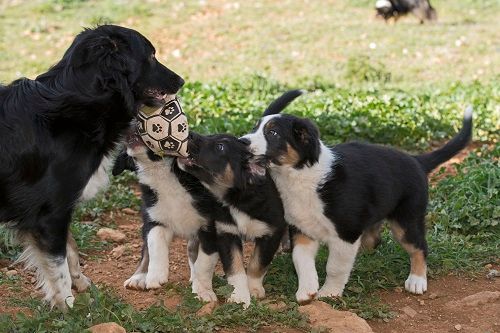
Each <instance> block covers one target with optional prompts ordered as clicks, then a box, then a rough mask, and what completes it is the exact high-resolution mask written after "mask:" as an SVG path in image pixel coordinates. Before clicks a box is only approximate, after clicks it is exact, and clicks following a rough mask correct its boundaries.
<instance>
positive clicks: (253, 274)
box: [247, 228, 283, 298]
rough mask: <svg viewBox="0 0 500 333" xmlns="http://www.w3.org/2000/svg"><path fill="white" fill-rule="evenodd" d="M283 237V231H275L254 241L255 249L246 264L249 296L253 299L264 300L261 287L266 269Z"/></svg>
mask: <svg viewBox="0 0 500 333" xmlns="http://www.w3.org/2000/svg"><path fill="white" fill-rule="evenodd" d="M282 237H283V229H282V228H280V229H279V230H277V231H275V232H274V233H273V234H272V235H270V236H264V237H260V238H257V239H256V240H255V249H254V251H253V254H252V257H251V258H250V261H249V263H248V268H247V275H248V289H249V290H250V295H251V296H253V297H255V298H264V297H265V296H266V291H265V290H264V286H263V285H262V281H263V280H264V276H265V275H266V272H267V268H268V267H269V265H270V264H271V261H272V260H273V258H274V255H275V253H276V251H278V248H279V246H280V241H281V239H282Z"/></svg>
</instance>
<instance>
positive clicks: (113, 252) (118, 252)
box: [111, 245, 125, 258]
mask: <svg viewBox="0 0 500 333" xmlns="http://www.w3.org/2000/svg"><path fill="white" fill-rule="evenodd" d="M124 252H125V246H124V245H118V246H117V247H115V248H114V249H113V250H111V255H112V256H113V257H115V258H120V257H121V256H122V255H123V253H124Z"/></svg>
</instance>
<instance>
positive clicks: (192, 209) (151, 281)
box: [113, 134, 231, 302]
mask: <svg viewBox="0 0 500 333" xmlns="http://www.w3.org/2000/svg"><path fill="white" fill-rule="evenodd" d="M175 161H176V159H175V158H174V157H165V158H161V157H159V156H157V155H155V154H154V153H153V152H152V151H151V150H149V149H148V148H147V147H146V145H145V144H144V143H143V141H142V139H141V138H140V137H138V136H137V135H135V134H132V135H129V137H128V144H127V150H126V151H122V152H121V153H120V155H119V156H118V157H117V159H116V162H115V166H114V168H113V175H118V174H120V173H121V172H122V171H123V170H133V171H135V172H136V173H137V176H138V178H139V183H140V187H141V192H142V209H141V211H142V219H143V227H142V236H143V247H142V256H141V261H140V263H139V266H138V267H137V270H136V271H135V273H134V274H133V275H132V276H131V277H130V278H129V279H128V280H126V281H125V283H124V286H125V287H126V288H132V289H156V288H160V286H161V285H163V284H165V283H166V282H167V281H168V275H169V245H170V243H171V241H172V238H173V236H178V237H182V238H184V239H188V240H189V243H188V258H189V266H190V268H191V279H190V280H191V281H192V290H193V293H194V294H196V295H197V296H198V298H200V299H201V300H203V301H206V302H212V301H216V300H217V297H216V295H215V293H214V292H213V290H212V276H213V273H214V270H215V265H216V263H217V261H218V253H217V243H216V242H217V240H216V234H215V227H214V223H215V221H216V220H217V221H227V222H228V223H230V222H231V216H230V215H229V211H228V209H227V208H225V207H223V206H222V205H221V204H220V203H219V202H218V201H217V199H216V198H215V197H214V196H213V195H212V194H211V193H210V192H209V191H208V190H207V189H206V188H205V187H204V186H203V185H201V183H200V181H199V180H198V179H197V178H195V177H194V176H192V175H191V174H189V173H187V172H184V171H182V170H181V169H179V167H178V166H177V163H176V162H175ZM198 244H199V246H198Z"/></svg>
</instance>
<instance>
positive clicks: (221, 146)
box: [216, 143, 224, 151]
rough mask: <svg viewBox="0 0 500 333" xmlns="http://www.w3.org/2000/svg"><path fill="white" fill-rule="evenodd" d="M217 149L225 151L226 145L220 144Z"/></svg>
mask: <svg viewBox="0 0 500 333" xmlns="http://www.w3.org/2000/svg"><path fill="white" fill-rule="evenodd" d="M216 149H217V150H218V151H224V145H223V144H222V143H218V144H217V146H216Z"/></svg>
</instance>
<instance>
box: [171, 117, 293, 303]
mask: <svg viewBox="0 0 500 333" xmlns="http://www.w3.org/2000/svg"><path fill="white" fill-rule="evenodd" d="M273 110H274V112H279V111H280V110H279V109H273ZM248 148H249V147H248V142H246V141H243V140H239V139H237V138H236V137H234V136H232V135H226V134H217V135H210V136H201V135H198V134H195V133H191V134H190V139H189V142H188V151H189V157H188V158H182V159H181V158H179V159H178V162H179V166H180V167H181V168H182V169H184V170H185V171H187V172H189V173H191V174H193V175H194V176H196V177H197V178H199V179H200V181H201V182H202V184H203V185H205V186H206V187H207V188H208V189H209V190H210V192H212V193H213V194H214V195H215V196H216V197H217V199H218V200H219V201H220V202H222V203H223V204H224V205H225V206H227V207H229V211H230V213H231V216H232V217H233V220H232V221H231V223H228V222H227V221H219V220H217V221H216V222H215V228H216V231H217V243H218V247H219V255H220V257H221V261H222V265H223V267H224V271H225V272H226V276H227V280H228V283H229V284H231V285H232V286H233V287H234V291H233V294H232V295H231V299H232V300H233V301H234V302H238V303H244V306H245V307H246V306H248V305H249V304H250V297H251V296H254V297H256V298H263V297H264V296H265V290H264V287H263V284H262V282H263V279H264V276H265V274H266V271H267V268H268V266H269V264H270V263H271V261H272V259H273V257H274V255H275V253H276V251H277V250H278V248H279V245H280V241H281V238H282V236H283V233H284V231H285V228H286V222H285V218H284V212H283V204H282V202H281V198H280V195H279V193H278V190H277V188H276V186H275V184H274V182H273V180H272V179H271V176H270V175H269V173H268V172H267V169H266V166H267V162H265V161H264V160H263V159H256V158H255V156H253V155H252V154H251V153H250V152H249V149H248ZM242 238H246V239H253V240H255V249H254V252H253V254H252V256H251V258H250V262H249V263H248V268H247V270H246V272H245V267H244V263H243V251H242Z"/></svg>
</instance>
